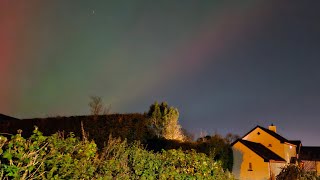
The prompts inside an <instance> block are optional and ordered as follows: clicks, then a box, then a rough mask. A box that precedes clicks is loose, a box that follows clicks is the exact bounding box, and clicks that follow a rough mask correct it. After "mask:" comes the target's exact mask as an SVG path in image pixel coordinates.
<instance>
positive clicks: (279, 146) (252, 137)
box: [242, 128, 296, 163]
mask: <svg viewBox="0 0 320 180" xmlns="http://www.w3.org/2000/svg"><path fill="white" fill-rule="evenodd" d="M258 132H259V133H260V135H258ZM242 139H244V140H247V141H252V142H256V143H261V144H262V145H263V146H265V147H267V148H268V149H270V150H271V151H273V152H274V153H276V154H277V155H279V156H280V157H282V158H283V159H285V160H286V161H287V163H289V162H290V158H291V157H296V150H295V147H296V146H295V145H291V146H292V148H291V149H290V145H288V144H285V143H281V142H280V141H279V140H278V139H276V138H275V137H273V136H271V135H270V134H268V133H266V132H265V131H264V130H262V129H260V128H256V129H255V130H253V131H252V132H251V133H250V134H248V135H246V136H245V137H244V138H242ZM269 144H271V147H270V146H269Z"/></svg>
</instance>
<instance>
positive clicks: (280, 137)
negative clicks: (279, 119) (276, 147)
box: [242, 126, 291, 144]
mask: <svg viewBox="0 0 320 180" xmlns="http://www.w3.org/2000/svg"><path fill="white" fill-rule="evenodd" d="M257 128H260V129H262V130H263V131H265V132H266V133H268V134H270V135H271V136H273V137H274V138H276V139H278V140H279V141H280V142H281V143H284V142H288V143H290V142H289V140H287V139H286V138H284V137H282V136H280V135H279V134H277V133H275V132H273V131H271V130H269V129H267V128H264V127H262V126H256V127H254V128H253V129H251V131H249V132H248V133H247V134H245V135H244V136H243V137H242V138H244V137H245V136H247V135H248V134H250V133H251V132H252V131H254V130H255V129H257ZM290 144H291V143H290Z"/></svg>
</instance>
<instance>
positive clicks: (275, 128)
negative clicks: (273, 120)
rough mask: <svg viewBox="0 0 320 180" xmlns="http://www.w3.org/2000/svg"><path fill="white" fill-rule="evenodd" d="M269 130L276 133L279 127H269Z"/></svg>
mask: <svg viewBox="0 0 320 180" xmlns="http://www.w3.org/2000/svg"><path fill="white" fill-rule="evenodd" d="M269 130H270V131H273V132H275V133H276V132H277V126H275V125H273V124H271V125H270V126H269Z"/></svg>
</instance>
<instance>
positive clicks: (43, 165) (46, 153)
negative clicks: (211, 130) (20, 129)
mask: <svg viewBox="0 0 320 180" xmlns="http://www.w3.org/2000/svg"><path fill="white" fill-rule="evenodd" d="M0 148H1V149H0V155H1V156H0V175H1V177H0V178H1V179H114V178H115V179H221V180H222V179H226V180H227V179H233V177H232V176H231V174H230V173H229V172H225V171H224V170H223V168H222V167H221V164H220V163H219V162H215V161H213V160H212V159H211V158H208V157H207V156H206V155H205V154H201V153H196V152H195V151H186V152H184V151H182V150H168V151H165V150H163V151H162V152H158V153H154V152H152V151H147V150H146V149H145V148H143V147H142V145H141V144H140V143H139V142H134V143H131V144H129V143H127V141H126V140H125V141H122V140H121V139H120V138H118V139H115V138H112V137H109V140H108V142H107V144H106V146H105V147H104V148H103V149H102V150H101V151H100V152H99V151H97V147H96V144H95V143H94V142H93V141H91V142H90V141H84V140H83V141H81V140H80V139H79V138H76V137H75V136H74V135H73V134H72V133H70V134H69V136H67V137H64V136H63V134H62V133H56V134H54V135H51V136H43V135H42V133H41V132H40V131H38V129H35V130H34V132H33V134H32V136H31V137H29V138H28V139H25V138H23V137H22V136H21V134H17V135H13V136H12V137H11V138H5V137H3V136H1V138H0Z"/></svg>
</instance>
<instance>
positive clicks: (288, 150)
mask: <svg viewBox="0 0 320 180" xmlns="http://www.w3.org/2000/svg"><path fill="white" fill-rule="evenodd" d="M283 145H284V158H283V159H285V160H286V161H287V162H288V163H289V162H290V159H291V157H297V153H296V146H295V145H291V144H286V143H285V144H283Z"/></svg>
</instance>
